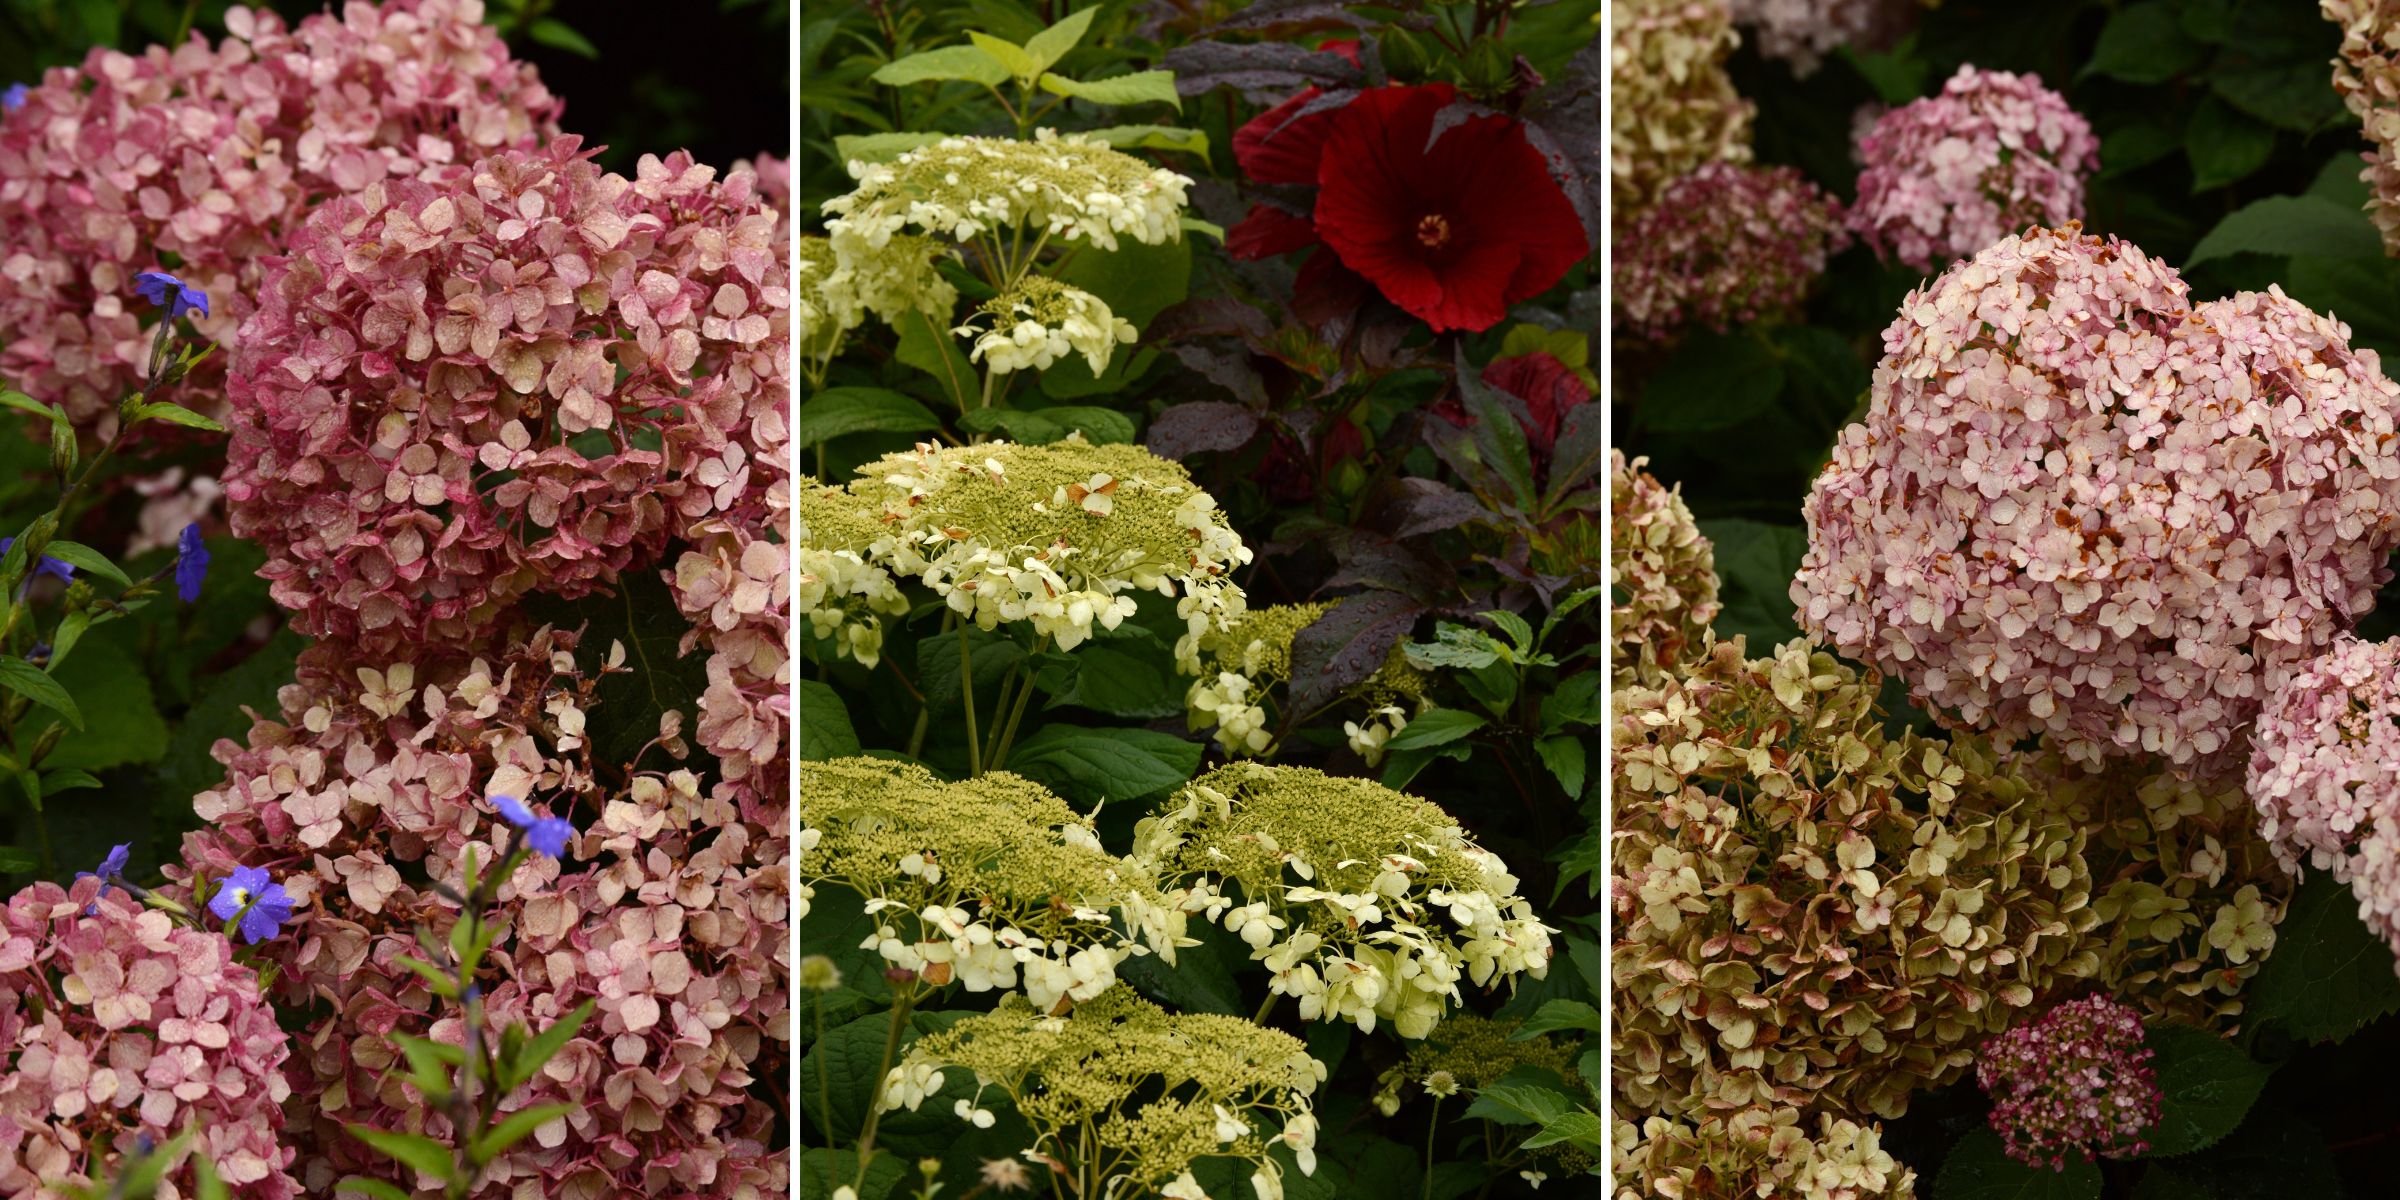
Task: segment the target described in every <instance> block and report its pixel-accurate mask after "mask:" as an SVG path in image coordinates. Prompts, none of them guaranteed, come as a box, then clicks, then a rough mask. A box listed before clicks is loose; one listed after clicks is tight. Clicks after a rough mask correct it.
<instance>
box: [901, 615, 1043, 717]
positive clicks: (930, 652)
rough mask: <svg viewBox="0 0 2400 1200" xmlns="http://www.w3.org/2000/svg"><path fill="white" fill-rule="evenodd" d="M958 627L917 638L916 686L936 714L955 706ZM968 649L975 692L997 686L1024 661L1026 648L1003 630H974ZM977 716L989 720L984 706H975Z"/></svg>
mask: <svg viewBox="0 0 2400 1200" xmlns="http://www.w3.org/2000/svg"><path fill="white" fill-rule="evenodd" d="M960 636H962V635H961V634H960V633H959V631H958V630H955V629H953V630H951V631H950V632H948V633H937V634H935V635H933V636H932V637H929V638H920V639H918V641H917V687H918V688H919V689H921V690H922V691H923V692H924V693H925V703H926V705H927V706H928V707H930V708H931V709H932V710H933V712H934V714H935V715H936V716H939V715H941V714H944V713H948V712H953V711H955V710H956V709H957V708H958V671H959V663H958V659H959V654H958V639H959V638H960ZM967 648H968V651H969V653H971V654H972V655H973V656H974V666H973V670H974V672H975V690H976V691H977V692H978V693H982V692H985V691H988V690H989V689H991V688H994V687H997V686H998V685H999V683H1000V679H1001V677H1002V676H1003V675H1006V674H1007V673H1008V669H1009V668H1010V667H1013V666H1015V665H1017V664H1018V663H1020V662H1022V661H1024V659H1025V649H1024V647H1022V646H1019V645H1017V644H1016V643H1015V642H1013V641H1011V640H1009V637H1008V635H1007V634H1005V633H1000V632H997V631H994V632H990V633H987V632H985V631H983V630H981V629H978V630H975V631H974V633H973V635H972V636H970V637H968V640H967ZM975 715H976V717H977V718H978V719H979V720H981V719H988V717H987V715H986V713H985V710H984V708H981V707H979V708H977V709H976V711H975Z"/></svg>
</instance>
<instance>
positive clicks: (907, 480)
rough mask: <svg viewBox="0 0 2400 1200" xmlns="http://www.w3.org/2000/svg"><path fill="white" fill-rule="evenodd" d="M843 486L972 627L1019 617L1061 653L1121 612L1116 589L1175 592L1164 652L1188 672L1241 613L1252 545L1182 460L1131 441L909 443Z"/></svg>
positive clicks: (1126, 603)
mask: <svg viewBox="0 0 2400 1200" xmlns="http://www.w3.org/2000/svg"><path fill="white" fill-rule="evenodd" d="M850 490H851V491H852V492H854V493H856V494H857V495H859V496H861V497H863V498H865V499H867V500H869V501H871V502H873V503H876V504H878V505H880V506H881V508H882V512H883V521H884V523H885V530H884V533H883V535H882V536H881V538H879V539H878V540H877V542H876V545H875V553H876V555H877V556H878V557H879V558H880V559H881V560H882V561H885V562H887V563H888V564H889V565H890V566H891V568H892V570H894V571H895V572H897V573H899V574H903V575H914V576H917V577H919V578H921V579H922V580H924V582H925V585H926V586H927V587H929V588H932V589H933V591H934V592H935V593H936V594H937V595H940V596H942V597H943V598H944V599H946V600H947V601H948V602H949V604H950V607H951V608H952V609H955V610H957V611H958V612H960V613H964V614H967V615H969V616H972V617H973V618H974V620H975V623H976V624H977V625H979V626H981V627H982V628H984V629H993V628H996V627H998V625H999V623H1000V622H1002V621H1029V622H1031V623H1032V624H1033V627H1034V631H1035V632H1036V633H1037V634H1039V635H1041V636H1042V637H1045V638H1050V639H1053V640H1054V641H1056V642H1057V644H1058V648H1059V649H1061V650H1072V649H1074V648H1075V647H1076V646H1078V645H1081V644H1082V643H1083V641H1084V639H1086V638H1088V637H1090V636H1091V635H1092V628H1093V626H1095V625H1097V626H1099V627H1101V628H1103V629H1115V628H1116V627H1117V626H1118V625H1119V624H1120V623H1122V622H1123V621H1124V620H1125V618H1127V617H1129V616H1132V615H1133V612H1134V601H1133V597H1132V596H1129V595H1126V594H1125V593H1127V592H1130V591H1132V590H1134V589H1137V588H1139V589H1147V590H1150V591H1154V592H1157V593H1159V594H1160V595H1162V596H1176V595H1178V593H1179V592H1180V597H1179V599H1178V600H1177V603H1176V615H1178V616H1180V617H1182V618H1183V619H1184V620H1185V622H1186V623H1187V625H1188V629H1189V631H1188V632H1187V633H1186V634H1185V636H1184V637H1183V639H1182V640H1181V641H1180V642H1179V643H1178V644H1177V648H1176V655H1177V659H1178V661H1179V662H1182V663H1184V664H1186V665H1185V669H1186V670H1189V671H1197V670H1198V669H1199V665H1198V664H1199V656H1198V649H1197V647H1198V645H1199V639H1200V637H1201V636H1202V635H1204V634H1206V633H1207V632H1208V631H1209V630H1211V629H1215V628H1222V627H1223V626H1224V625H1225V624H1226V623H1227V622H1230V621H1231V620H1233V619H1234V618H1235V617H1238V616H1240V615H1241V613H1242V610H1243V599H1242V589H1241V588H1240V587H1239V586H1237V585H1236V584H1235V583H1234V582H1233V577H1232V570H1233V568H1235V567H1237V566H1240V565H1242V564H1243V563H1247V562H1249V561H1250V548H1249V547H1247V546H1244V545H1243V544H1242V539H1241V537H1240V536H1239V535H1238V534H1236V533H1234V531H1233V530H1232V528H1231V527H1229V526H1228V525H1226V524H1225V520H1224V516H1223V514H1221V513H1219V512H1218V511H1217V502H1216V500H1215V499H1213V498H1211V497H1210V496H1209V494H1208V493H1207V492H1204V491H1201V490H1200V488H1199V487H1198V486H1197V485H1195V484H1194V483H1193V482H1192V478H1191V475H1190V474H1188V473H1187V472H1185V470H1184V469H1183V467H1182V466H1180V465H1178V464H1176V463H1172V462H1169V461H1167V460H1166V459H1163V458H1160V457H1158V456H1157V455H1154V454H1152V453H1150V452H1149V451H1148V450H1144V449H1142V448H1141V447H1139V446H1094V445H1091V444H1089V443H1087V442H1085V441H1084V440H1083V439H1082V438H1081V437H1080V436H1077V437H1071V438H1069V439H1067V440H1066V441H1062V442H1057V443H1053V444H1051V445H1047V446H1025V445H1018V444H1014V443H1010V442H986V443H984V444H982V445H978V446H954V447H950V448H946V449H945V448H942V447H937V446H934V445H931V444H920V445H919V446H918V447H917V448H916V449H915V450H911V451H905V452H902V453H899V454H891V455H886V456H885V457H883V458H881V459H878V460H876V461H875V462H872V463H869V464H867V465H866V466H864V467H861V468H859V478H858V479H857V480H856V481H854V482H852V483H851V485H850Z"/></svg>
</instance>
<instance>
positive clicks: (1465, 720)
mask: <svg viewBox="0 0 2400 1200" xmlns="http://www.w3.org/2000/svg"><path fill="white" fill-rule="evenodd" d="M1489 724H1491V722H1490V721H1489V720H1487V719H1485V718H1484V717H1482V716H1480V715H1478V714H1476V713H1471V712H1468V711H1466V710H1465V709H1463V708H1437V709H1435V710H1433V711H1432V712H1429V713H1426V714H1424V715H1422V716H1419V717H1418V718H1417V719H1415V720H1413V721H1410V722H1409V723H1408V728H1406V729H1403V730H1401V731H1400V732H1399V733H1397V734H1394V735H1393V736H1392V740H1391V741H1390V742H1389V743H1387V745H1388V747H1389V748H1390V749H1393V750H1421V749H1428V748H1431V747H1434V746H1440V745H1444V744H1446V743H1449V742H1455V741H1457V740H1458V739H1460V738H1463V737H1465V736H1467V735H1468V734H1471V733H1473V732H1475V731H1476V730H1478V729H1481V728H1483V727H1484V726H1486V725H1489Z"/></svg>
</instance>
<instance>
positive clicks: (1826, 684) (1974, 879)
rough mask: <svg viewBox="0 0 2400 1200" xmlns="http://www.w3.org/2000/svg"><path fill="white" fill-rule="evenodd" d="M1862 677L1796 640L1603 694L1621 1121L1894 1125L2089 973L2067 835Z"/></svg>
mask: <svg viewBox="0 0 2400 1200" xmlns="http://www.w3.org/2000/svg"><path fill="white" fill-rule="evenodd" d="M1879 684H1880V681H1879V680H1878V679H1876V678H1875V677H1874V676H1873V675H1871V674H1868V675H1861V674H1860V673H1859V672H1857V671H1856V670H1854V669H1853V668H1851V667H1849V666H1846V665H1844V664H1843V663H1842V662H1840V661H1839V660H1837V659H1835V658H1834V657H1833V656H1832V655H1831V654H1827V653H1824V652H1823V651H1821V650H1816V649H1815V648H1813V647H1811V646H1809V645H1808V644H1807V643H1806V642H1804V641H1801V640H1799V639H1794V640H1793V641H1791V642H1789V643H1787V644H1785V645H1784V646H1782V647H1781V648H1779V649H1777V650H1775V651H1774V652H1773V653H1772V655H1771V656H1770V657H1766V658H1761V659H1755V660H1749V661H1745V660H1744V659H1743V657H1742V648H1741V645H1740V643H1739V642H1720V643H1717V644H1716V645H1715V646H1714V647H1713V648H1712V649H1711V650H1710V652H1709V653H1708V655H1707V657H1706V658H1705V659H1704V660H1702V661H1700V662H1698V663H1695V664H1692V665H1690V666H1689V667H1687V668H1685V669H1684V670H1683V671H1681V672H1679V673H1678V674H1676V675H1673V676H1670V677H1668V678H1666V679H1665V680H1663V681H1662V682H1661V683H1659V684H1658V685H1657V686H1655V687H1640V686H1635V687H1624V686H1620V687H1619V688H1618V690H1617V692H1616V694H1615V697H1614V700H1613V710H1612V717H1613V720H1614V722H1615V735H1614V752H1613V753H1612V754H1611V755H1610V765H1611V768H1612V770H1614V772H1615V789H1614V793H1613V800H1612V803H1613V805H1614V812H1615V814H1616V827H1615V829H1616V845H1615V846H1614V848H1613V853H1612V854H1611V860H1610V872H1611V874H1610V880H1609V883H1610V889H1609V890H1610V903H1611V904H1612V906H1613V907H1614V908H1615V910H1616V942H1615V944H1614V945H1613V947H1612V948H1611V959H1610V962H1611V979H1612V981H1613V988H1612V990H1611V1001H1612V1003H1613V1004H1614V1006H1615V1012H1616V1026H1615V1028H1616V1045H1615V1048H1614V1053H1613V1054H1612V1055H1611V1056H1610V1060H1609V1067H1610V1071H1611V1073H1612V1074H1613V1076H1614V1078H1615V1082H1616V1093H1615V1094H1616V1096H1617V1100H1618V1103H1619V1104H1620V1105H1623V1106H1625V1108H1624V1109H1621V1110H1620V1111H1641V1112H1653V1113H1661V1114H1666V1115H1670V1116H1680V1117H1689V1116H1692V1115H1694V1114H1699V1113H1703V1112H1710V1111H1727V1110H1732V1109H1738V1108H1744V1107H1749V1106H1753V1105H1759V1106H1769V1107H1787V1106H1788V1107H1803V1108H1806V1109H1808V1110H1810V1111H1812V1112H1826V1113H1834V1114H1841V1115H1847V1116H1851V1117H1857V1118H1864V1117H1867V1116H1883V1117H1894V1116H1898V1115H1900V1114H1901V1113H1902V1112H1904V1111H1906V1109H1907V1107H1908V1101H1909V1097H1910V1095H1911V1094H1912V1093H1913V1092H1915V1091H1916V1090H1917V1089H1919V1088H1929V1087H1938V1086H1940V1085H1942V1084H1944V1083H1946V1082H1949V1081H1950V1080H1952V1079H1955V1078H1957V1077H1958V1076H1959V1075H1961V1074H1963V1073H1964V1072H1965V1071H1966V1069H1967V1067H1968V1065H1969V1064H1971V1063H1972V1062H1973V1061H1974V1045H1975V1042H1976V1040H1977V1038H1978V1037H1980V1036H1981V1035H1983V1034H1986V1033H1990V1032H1993V1031H1996V1030H1998V1029H2000V1028H2002V1027H2004V1026H2006V1025H2007V1024H2008V1023H2009V1022H2010V1020H2012V1019H2013V1018H2014V1017H2015V1016H2016V1015H2017V1014H2019V1013H2022V1012H2024V1011H2025V1010H2026V1009H2027V1008H2028V1007H2029V1006H2031V1005H2032V1004H2033V1002H2034V1000H2035V998H2036V997H2037V996H2038V995H2040V994H2042V993H2044V992H2046V991H2048V990H2049V989H2051V988H2053V987H2055V986H2057V985H2059V984H2062V983H2065V982H2067V981H2070V980H2075V979H2080V978H2083V977H2085V976H2088V975H2089V974H2090V973H2091V972H2092V971H2093V970H2094V969H2096V968H2097V966H2098V960H2097V957H2096V956H2095V955H2094V954H2093V953H2092V948H2091V928H2092V924H2093V921H2094V918H2093V916H2092V915H2091V912H2090V896H2091V890H2092V880H2091V876H2090V874H2089V872H2088V870H2087V868H2086V866H2085V863H2084V858H2083V845H2084V834H2083V831H2082V830H2081V829H2079V828H2077V827H2076V826H2075V825H2074V824H2073V823H2072V822H2071V821H2069V820H2068V819H2067V818H2066V817H2065V815H2064V814H2062V813H2060V812H2058V811H2056V810H2055V809H2054V808H2052V807H2050V806H2049V804H2048V803H2047V797H2046V796H2045V795H2044V794H2043V793H2042V792H2040V791H2039V790H2037V789H2035V788H2033V787H2031V786H2029V784H2028V782H2027V780H2026V779H2025V778H2024V777H2023V776H2022V775H2021V774H2019V773H2018V772H2017V771H2016V770H2015V769H2014V768H2013V767H2011V766H2008V765H2006V764H2004V763H2003V762H2001V761H2000V760H1999V758H1998V756H1997V755H1996V754H1995V753H1994V751H1993V749H1992V747H1991V746H1990V745H1989V744H1987V743H1985V742H1983V741H1981V740H1980V739H1975V738H1965V737H1962V738H1958V739H1955V740H1952V741H1949V742H1944V741H1941V740H1938V739H1934V738H1928V737H1924V736H1921V735H1918V734H1915V733H1913V732H1904V733H1902V734H1900V735H1899V736H1892V735H1890V734H1889V733H1887V732H1886V730H1885V728H1884V714H1883V712H1882V711H1881V710H1880V709H1879V708H1878V707H1877V706H1876V703H1875V697H1876V693H1877V690H1878V686H1879ZM1766 747H1773V751H1772V752H1771V753H1770V752H1769V751H1768V750H1767V749H1765V748H1766Z"/></svg>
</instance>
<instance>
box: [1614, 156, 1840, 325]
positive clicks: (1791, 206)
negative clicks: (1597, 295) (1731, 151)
mask: <svg viewBox="0 0 2400 1200" xmlns="http://www.w3.org/2000/svg"><path fill="white" fill-rule="evenodd" d="M1849 243H1850V235H1849V234H1848V233H1847V232H1846V231H1844V230H1843V228H1842V206H1841V201H1839V200H1836V199H1834V198H1833V197H1832V196H1829V195H1826V194H1825V192H1824V190H1823V189H1821V188H1819V187H1818V186H1817V185H1816V184H1814V183H1811V182H1809V180H1808V177H1807V176H1805V175H1802V174H1801V173H1800V172H1799V171H1798V170H1796V169H1794V168H1791V167H1752V166H1742V165H1736V164H1733V163H1725V162H1712V163H1708V164H1706V165H1703V166H1702V167H1700V168H1699V169H1698V170H1696V171H1693V172H1692V173H1691V174H1689V175H1686V176H1684V177H1683V178H1681V179H1678V180H1676V181H1675V182H1673V183H1670V184H1668V185H1667V187H1666V189H1665V190H1664V191H1663V192H1661V193H1660V195H1659V199H1658V203H1657V204H1655V205H1653V206H1651V207H1650V208H1648V209H1646V210H1644V211H1643V212H1642V213H1641V214H1640V215H1638V216H1636V217H1634V218H1633V219H1632V220H1631V221H1629V222H1626V223H1625V226H1624V228H1623V229H1622V230H1621V231H1620V232H1619V233H1618V235H1617V239H1616V249H1615V255H1614V258H1613V260H1612V261H1613V262H1614V263H1615V273H1616V279H1615V298H1616V322H1617V325H1618V327H1620V328H1622V329H1625V330H1626V331H1628V332H1629V333H1630V334H1632V335H1633V336H1635V337H1638V338H1641V339H1643V340H1646V341H1651V342H1663V341H1667V340H1669V339H1671V338H1673V337H1675V336H1676V335H1678V334H1680V333H1682V332H1683V331H1684V330H1685V329H1686V328H1687V327H1689V326H1691V325H1694V324H1700V325H1706V326H1708V327H1709V328H1712V329H1715V330H1718V331H1720V332H1722V331H1723V330H1725V329H1726V328H1727V327H1729V326H1732V325H1736V324H1741V323H1744V322H1749V321H1756V320H1761V319H1768V318H1776V317H1786V316H1790V315H1791V314H1793V313H1794V312H1796V311H1797V310H1798V309H1799V308H1800V305H1801V303H1802V302H1803V301H1805V300H1806V299H1807V297H1808V288H1809V285H1810V284H1812V283H1814V282H1815V281H1816V279H1817V277H1818V276H1819V275H1822V274H1824V273H1825V260H1826V258H1827V257H1828V256H1830V255H1832V254H1834V253H1836V252H1839V251H1840V250H1841V249H1842V248H1843V247H1845V246H1847V245H1849Z"/></svg>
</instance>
